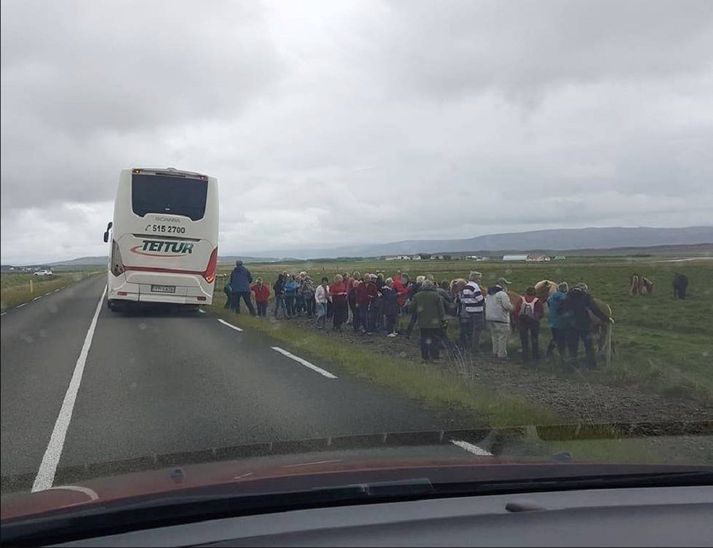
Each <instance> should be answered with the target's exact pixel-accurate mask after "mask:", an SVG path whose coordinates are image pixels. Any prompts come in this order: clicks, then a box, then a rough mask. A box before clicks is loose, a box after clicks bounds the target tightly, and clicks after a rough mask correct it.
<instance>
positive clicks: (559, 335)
mask: <svg viewBox="0 0 713 548" xmlns="http://www.w3.org/2000/svg"><path fill="white" fill-rule="evenodd" d="M568 291H569V284H568V283H567V282H562V283H560V284H559V285H558V286H557V291H555V292H554V293H553V294H552V295H550V296H549V297H548V298H547V322H548V323H549V325H550V331H551V332H552V339H551V340H550V343H549V345H548V346H547V357H550V356H552V353H553V352H554V349H555V347H556V348H557V351H558V352H559V359H560V360H563V359H564V352H565V348H567V335H568V333H569V329H571V325H570V324H571V315H570V314H569V313H568V312H567V311H566V310H565V308H564V303H565V301H566V300H567V292H568Z"/></svg>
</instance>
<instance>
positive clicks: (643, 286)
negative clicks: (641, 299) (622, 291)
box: [629, 274, 654, 296]
mask: <svg viewBox="0 0 713 548" xmlns="http://www.w3.org/2000/svg"><path fill="white" fill-rule="evenodd" d="M653 292H654V282H653V281H651V280H649V279H648V278H647V277H646V276H639V275H638V274H632V275H631V278H630V286H629V294H631V295H632V296H633V295H651V294H652V293H653Z"/></svg>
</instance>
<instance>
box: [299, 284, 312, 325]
mask: <svg viewBox="0 0 713 548" xmlns="http://www.w3.org/2000/svg"><path fill="white" fill-rule="evenodd" d="M314 291H315V287H314V282H313V281H312V278H310V277H309V276H308V275H307V274H305V277H304V279H303V280H302V286H301V287H300V294H301V295H302V300H303V301H304V307H305V308H304V310H305V315H307V317H308V318H311V317H312V316H314V305H315V300H314Z"/></svg>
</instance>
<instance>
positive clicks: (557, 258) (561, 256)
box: [554, 255, 567, 261]
mask: <svg viewBox="0 0 713 548" xmlns="http://www.w3.org/2000/svg"><path fill="white" fill-rule="evenodd" d="M566 258H567V257H565V256H564V255H556V256H555V258H554V260H555V261H564V260H565V259H566Z"/></svg>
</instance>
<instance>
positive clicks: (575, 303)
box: [562, 282, 614, 369]
mask: <svg viewBox="0 0 713 548" xmlns="http://www.w3.org/2000/svg"><path fill="white" fill-rule="evenodd" d="M562 308H563V309H564V310H565V311H567V312H569V313H570V314H571V328H570V329H569V330H568V333H567V346H568V347H569V359H570V360H571V361H572V365H574V366H575V367H576V366H577V353H578V350H579V341H580V340H581V341H582V344H583V345H584V354H585V359H586V366H587V367H588V368H590V369H594V368H595V367H596V366H597V358H596V355H595V354H594V340H593V336H592V315H593V316H596V317H597V318H599V320H600V321H602V322H613V321H614V320H613V319H611V318H610V317H609V316H607V315H606V314H605V313H604V312H602V310H601V309H600V308H599V307H598V306H597V304H596V303H595V302H594V299H593V298H592V295H591V294H590V293H589V287H588V286H587V284H585V283H583V282H580V283H578V284H576V285H575V286H574V287H573V288H572V289H570V290H569V291H568V292H567V299H566V300H565V301H564V303H563V307H562Z"/></svg>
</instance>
